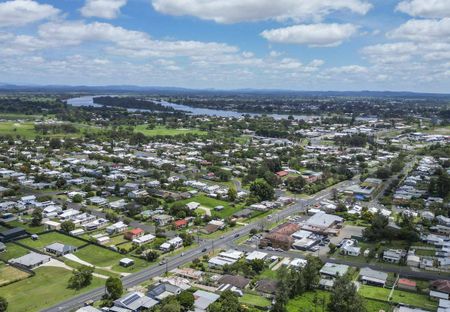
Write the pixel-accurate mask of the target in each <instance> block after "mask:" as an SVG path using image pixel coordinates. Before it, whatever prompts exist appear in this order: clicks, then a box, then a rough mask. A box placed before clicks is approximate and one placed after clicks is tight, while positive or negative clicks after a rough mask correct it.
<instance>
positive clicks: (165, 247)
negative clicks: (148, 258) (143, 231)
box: [159, 236, 183, 252]
mask: <svg viewBox="0 0 450 312" xmlns="http://www.w3.org/2000/svg"><path fill="white" fill-rule="evenodd" d="M182 246H183V239H182V238H181V237H178V236H177V237H174V238H172V239H170V240H169V241H167V242H165V243H163V244H161V246H159V249H160V250H161V251H163V252H169V251H171V250H174V249H177V248H180V247H182Z"/></svg>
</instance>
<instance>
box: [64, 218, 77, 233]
mask: <svg viewBox="0 0 450 312" xmlns="http://www.w3.org/2000/svg"><path fill="white" fill-rule="evenodd" d="M61 230H62V231H63V232H66V233H69V232H70V231H73V230H75V223H73V222H72V221H64V222H63V223H61Z"/></svg>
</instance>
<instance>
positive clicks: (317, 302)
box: [286, 290, 330, 312]
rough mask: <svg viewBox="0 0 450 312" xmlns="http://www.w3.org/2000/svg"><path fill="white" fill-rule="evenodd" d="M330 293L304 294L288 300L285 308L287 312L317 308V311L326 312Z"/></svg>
mask: <svg viewBox="0 0 450 312" xmlns="http://www.w3.org/2000/svg"><path fill="white" fill-rule="evenodd" d="M329 299H330V293H329V292H327V291H321V290H318V291H315V292H312V291H311V292H306V293H304V294H303V295H301V296H298V297H296V298H294V299H291V300H289V302H288V304H287V306H286V308H287V311H288V312H298V311H309V310H310V309H311V307H316V306H317V307H318V308H319V309H318V310H319V311H322V308H323V311H327V310H328V309H327V308H326V307H327V304H328V301H329Z"/></svg>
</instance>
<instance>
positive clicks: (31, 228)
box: [8, 221, 45, 233]
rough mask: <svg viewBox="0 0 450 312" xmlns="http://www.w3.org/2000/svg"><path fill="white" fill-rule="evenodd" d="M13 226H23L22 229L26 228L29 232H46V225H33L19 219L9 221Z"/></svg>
mask: <svg viewBox="0 0 450 312" xmlns="http://www.w3.org/2000/svg"><path fill="white" fill-rule="evenodd" d="M8 224H9V225H11V226H14V227H21V228H22V229H24V230H25V231H27V232H29V233H40V232H44V231H45V226H43V225H40V226H31V225H30V224H29V223H22V222H19V221H12V222H9V223H8Z"/></svg>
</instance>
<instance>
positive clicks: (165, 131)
mask: <svg viewBox="0 0 450 312" xmlns="http://www.w3.org/2000/svg"><path fill="white" fill-rule="evenodd" d="M134 131H135V132H141V133H143V134H145V135H147V136H157V135H168V136H175V135H180V134H199V135H203V134H206V132H205V131H201V130H197V129H169V128H166V127H162V126H157V127H155V128H154V129H147V125H139V126H137V127H136V128H135V129H134Z"/></svg>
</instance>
